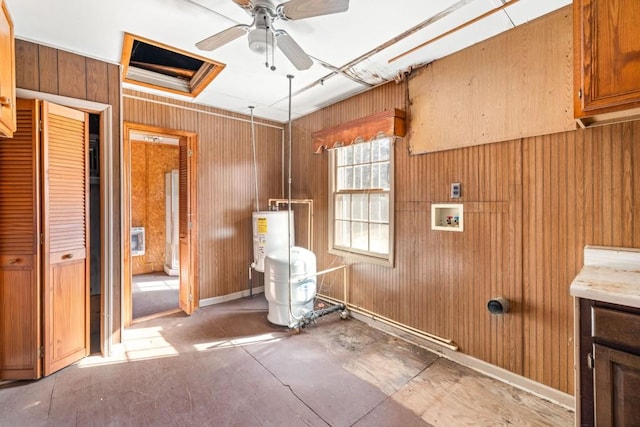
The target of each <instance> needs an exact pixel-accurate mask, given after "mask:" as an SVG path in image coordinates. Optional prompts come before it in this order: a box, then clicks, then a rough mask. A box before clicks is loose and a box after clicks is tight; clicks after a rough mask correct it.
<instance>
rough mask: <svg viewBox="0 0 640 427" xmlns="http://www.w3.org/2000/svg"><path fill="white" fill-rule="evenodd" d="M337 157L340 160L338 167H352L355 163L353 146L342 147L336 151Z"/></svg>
mask: <svg viewBox="0 0 640 427" xmlns="http://www.w3.org/2000/svg"><path fill="white" fill-rule="evenodd" d="M336 157H337V158H338V166H344V165H350V164H352V163H353V146H352V145H349V146H348V147H342V148H337V149H336Z"/></svg>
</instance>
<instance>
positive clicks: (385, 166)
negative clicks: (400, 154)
mask: <svg viewBox="0 0 640 427" xmlns="http://www.w3.org/2000/svg"><path fill="white" fill-rule="evenodd" d="M379 166H380V169H379V171H378V179H379V180H380V181H379V184H380V186H379V187H377V188H382V189H384V190H389V189H390V188H391V184H390V182H391V178H390V177H389V169H390V168H389V163H380V164H379Z"/></svg>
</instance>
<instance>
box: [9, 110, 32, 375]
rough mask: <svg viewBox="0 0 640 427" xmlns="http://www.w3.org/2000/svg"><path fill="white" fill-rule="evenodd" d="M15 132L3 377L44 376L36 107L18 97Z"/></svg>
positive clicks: (11, 144) (11, 158)
mask: <svg viewBox="0 0 640 427" xmlns="http://www.w3.org/2000/svg"><path fill="white" fill-rule="evenodd" d="M16 107H17V108H16V110H17V119H18V120H17V121H18V128H17V131H16V132H15V133H14V137H13V138H11V139H9V138H0V379H35V378H39V377H40V372H41V371H40V365H41V364H40V359H39V357H38V349H39V348H40V292H39V286H38V283H39V280H38V264H39V260H38V253H39V242H38V236H39V235H40V231H39V222H40V221H39V208H40V207H39V204H38V183H39V176H38V153H39V147H38V145H39V135H38V120H39V117H38V108H37V101H35V100H23V99H19V100H17V103H16Z"/></svg>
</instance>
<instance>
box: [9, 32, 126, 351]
mask: <svg viewBox="0 0 640 427" xmlns="http://www.w3.org/2000/svg"><path fill="white" fill-rule="evenodd" d="M16 86H17V87H18V88H21V89H27V90H33V91H38V92H44V93H48V94H53V95H60V96H66V97H70V98H76V99H81V100H87V101H93V102H99V103H102V104H107V105H111V107H112V114H113V117H112V129H111V134H112V138H113V139H112V141H113V142H112V144H111V145H110V146H106V147H104V149H107V150H110V151H111V155H112V158H113V159H114V163H113V171H112V175H111V176H112V182H111V183H110V184H111V186H112V189H113V192H112V194H113V200H112V205H113V208H114V218H115V219H116V220H115V221H114V223H113V224H111V229H112V230H113V236H112V238H113V239H114V241H113V251H114V253H113V259H114V260H119V259H120V258H121V257H120V233H121V232H120V221H119V220H118V218H119V217H120V163H119V162H118V159H119V158H120V141H121V136H120V124H121V116H120V95H121V84H120V66H119V65H115V64H109V63H106V62H102V61H99V60H97V59H92V58H87V57H84V56H81V55H77V54H74V53H71V52H66V51H63V50H59V49H55V48H52V47H48V46H43V45H39V44H36V43H31V42H27V41H24V40H16ZM111 277H112V278H113V337H114V341H115V342H118V341H119V340H120V327H121V322H120V319H121V315H120V300H121V297H120V288H121V283H120V264H119V263H117V262H115V263H114V265H113V271H112V272H111Z"/></svg>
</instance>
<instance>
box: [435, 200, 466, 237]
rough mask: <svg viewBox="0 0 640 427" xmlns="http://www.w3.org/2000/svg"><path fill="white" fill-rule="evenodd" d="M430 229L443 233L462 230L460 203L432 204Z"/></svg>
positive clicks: (462, 219)
mask: <svg viewBox="0 0 640 427" xmlns="http://www.w3.org/2000/svg"><path fill="white" fill-rule="evenodd" d="M431 229H432V230H443V231H462V230H463V229H464V218H463V209H462V203H434V204H432V205H431Z"/></svg>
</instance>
